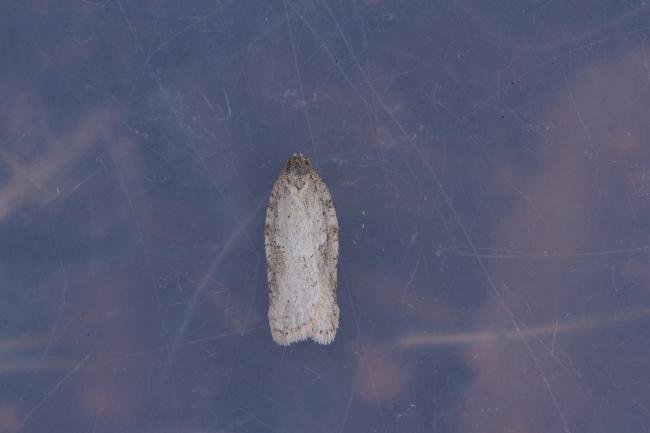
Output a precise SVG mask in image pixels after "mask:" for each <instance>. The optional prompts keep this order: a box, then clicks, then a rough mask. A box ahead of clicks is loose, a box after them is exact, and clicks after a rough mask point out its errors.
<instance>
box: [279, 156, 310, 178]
mask: <svg viewBox="0 0 650 433" xmlns="http://www.w3.org/2000/svg"><path fill="white" fill-rule="evenodd" d="M311 169H312V168H311V162H310V161H309V158H307V157H304V156H302V153H294V154H293V156H292V157H291V158H289V160H288V161H287V166H286V167H285V170H286V172H287V173H288V174H290V175H294V176H305V175H306V174H307V173H309V171H310V170H311Z"/></svg>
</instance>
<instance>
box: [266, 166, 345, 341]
mask: <svg viewBox="0 0 650 433" xmlns="http://www.w3.org/2000/svg"><path fill="white" fill-rule="evenodd" d="M264 235H265V236H264V241H265V251H266V262H267V280H268V285H269V313H268V315H269V326H270V328H271V335H272V337H273V340H274V341H275V342H276V343H277V344H279V345H282V346H288V345H290V344H291V343H294V342H298V341H303V340H306V339H309V338H310V339H312V340H313V341H315V342H317V343H320V344H330V343H331V342H332V341H333V340H334V337H335V336H336V330H337V329H338V326H339V307H338V305H337V302H336V265H337V262H338V257H339V223H338V220H337V218H336V210H335V209H334V203H333V202H332V196H331V194H330V192H329V189H328V188H327V186H326V185H325V183H324V182H323V180H322V179H321V178H320V176H319V175H318V173H317V172H316V170H315V169H314V167H313V166H312V165H311V162H310V161H309V159H308V158H306V157H304V156H303V155H302V154H294V155H293V156H292V157H291V158H289V160H288V161H287V164H286V165H285V167H284V169H283V170H282V172H281V173H280V176H279V177H278V180H276V181H275V184H274V185H273V189H272V191H271V197H270V199H269V205H268V208H267V210H266V227H265V232H264Z"/></svg>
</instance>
